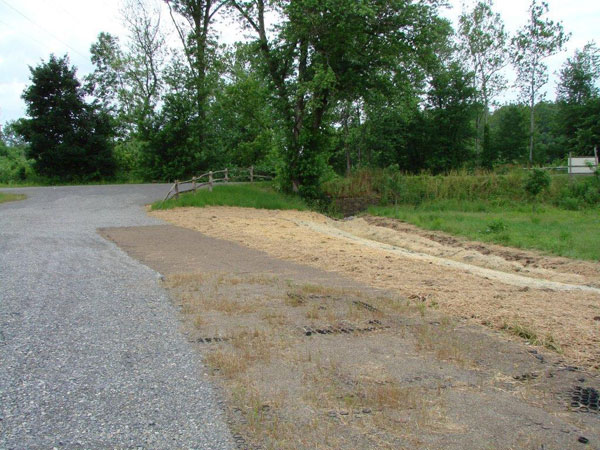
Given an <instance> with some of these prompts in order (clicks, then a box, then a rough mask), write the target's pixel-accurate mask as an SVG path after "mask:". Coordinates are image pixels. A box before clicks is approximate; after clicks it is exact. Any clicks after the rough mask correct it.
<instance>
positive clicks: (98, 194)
mask: <svg viewBox="0 0 600 450" xmlns="http://www.w3.org/2000/svg"><path fill="white" fill-rule="evenodd" d="M167 190H168V187H166V186H165V185H146V186H133V185H131V186H84V187H58V188H26V189H18V190H11V191H12V192H19V193H25V194H26V195H27V196H28V199H27V200H25V201H21V202H14V203H4V204H0V448H1V449H4V448H9V449H10V448H28V449H29V448H52V447H58V448H60V447H64V448H210V449H212V448H215V449H216V448H219V449H220V448H231V447H232V444H231V442H232V441H231V437H230V435H229V432H228V430H227V427H226V425H225V424H224V419H223V416H222V414H221V412H220V408H219V406H218V402H217V398H216V396H215V394H214V392H213V390H212V389H211V386H210V385H209V383H208V381H207V379H206V378H205V377H203V373H204V372H203V366H202V363H201V361H200V357H199V355H198V354H197V352H196V351H195V350H194V349H193V348H192V347H191V345H190V344H189V343H188V342H187V341H186V340H185V338H184V337H183V336H182V335H181V334H180V332H179V331H178V327H179V323H178V320H177V312H176V310H175V308H174V307H173V306H172V304H171V302H170V300H169V299H168V297H167V294H166V292H165V291H164V290H163V289H161V287H160V286H159V284H158V281H157V274H156V272H154V271H152V270H151V269H149V268H147V267H145V266H143V265H141V264H140V263H138V262H137V261H135V260H133V259H131V258H130V257H128V256H127V255H126V254H125V253H124V252H122V251H121V250H120V249H118V248H117V247H116V246H115V245H114V244H112V243H110V242H108V241H106V240H104V239H103V238H102V237H100V236H99V235H98V234H97V233H96V229H97V228H99V227H114V226H136V225H153V224H159V223H160V222H158V221H157V220H154V219H151V218H149V217H147V216H146V214H145V212H144V209H143V205H144V204H145V203H148V202H150V201H152V200H155V199H157V198H160V197H161V196H162V195H164V193H165V192H166V191H167ZM5 191H7V190H5Z"/></svg>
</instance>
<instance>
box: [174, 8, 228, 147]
mask: <svg viewBox="0 0 600 450" xmlns="http://www.w3.org/2000/svg"><path fill="white" fill-rule="evenodd" d="M165 2H166V4H167V6H168V7H169V13H170V15H171V19H172V21H173V25H174V26H175V29H176V30H177V34H178V35H179V38H180V40H181V44H182V46H183V52H184V55H185V60H186V61H187V63H188V69H189V72H190V75H191V83H192V86H193V88H194V101H195V111H196V114H195V118H194V119H195V120H194V126H195V128H196V132H195V139H196V145H197V151H198V152H202V151H203V150H206V149H205V148H204V147H205V146H206V142H205V140H206V133H207V121H206V115H207V111H208V99H209V96H210V92H211V89H210V83H209V80H208V77H207V76H208V72H209V70H210V64H211V60H212V59H211V55H213V54H214V47H215V42H214V40H213V39H212V36H211V32H212V25H213V23H214V20H215V18H216V15H217V14H218V12H219V11H220V10H221V8H223V7H224V6H225V5H226V4H227V3H228V0H165Z"/></svg>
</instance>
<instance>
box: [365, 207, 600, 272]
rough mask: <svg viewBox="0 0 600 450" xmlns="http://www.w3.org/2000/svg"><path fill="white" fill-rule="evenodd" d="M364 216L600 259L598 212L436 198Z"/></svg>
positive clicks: (508, 244)
mask: <svg viewBox="0 0 600 450" xmlns="http://www.w3.org/2000/svg"><path fill="white" fill-rule="evenodd" d="M369 213H371V214H373V215H376V216H383V217H392V218H395V219H400V220H403V221H405V222H408V223H412V224H414V225H416V226H418V227H421V228H424V229H428V230H440V231H444V232H447V233H451V234H454V235H458V236H464V237H466V238H468V239H471V240H476V241H483V242H493V243H497V244H502V245H506V246H510V247H517V248H524V249H537V250H542V251H545V252H548V253H552V254H555V255H559V256H565V257H568V258H575V259H586V260H595V261H598V260H600V234H598V231H599V230H600V227H599V224H600V208H598V207H596V208H587V209H582V210H579V211H569V210H564V209H558V208H556V207H553V206H548V205H543V206H538V207H537V208H536V211H533V210H532V206H531V205H528V204H523V205H518V204H513V205H509V204H503V205H498V204H493V203H489V202H484V201H456V200H446V201H443V200H440V201H429V202H423V203H421V204H420V205H419V206H414V205H397V206H375V207H371V208H370V209H369Z"/></svg>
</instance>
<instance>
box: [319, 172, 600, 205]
mask: <svg viewBox="0 0 600 450" xmlns="http://www.w3.org/2000/svg"><path fill="white" fill-rule="evenodd" d="M527 177H528V173H527V171H524V170H521V169H513V170H507V171H505V172H504V173H498V172H479V173H469V172H467V171H458V172H452V173H450V174H448V175H429V174H421V175H407V174H403V173H401V172H398V171H393V170H373V169H364V170H358V171H356V172H354V173H353V174H352V176H350V177H348V178H339V179H335V180H333V181H330V182H328V183H325V185H324V190H325V191H326V193H327V194H329V195H331V196H332V197H361V196H368V195H377V196H378V197H380V198H381V203H382V204H383V205H385V204H388V205H389V204H408V205H419V204H421V203H423V202H428V201H440V200H456V201H480V200H484V201H486V202H491V203H492V204H497V205H503V204H510V203H514V202H529V201H530V200H531V199H530V197H529V195H528V194H527V192H526V190H525V183H526V181H527ZM539 200H540V201H541V202H542V203H547V204H551V205H554V206H557V207H560V208H563V209H571V210H574V209H579V208H583V207H587V206H591V205H598V204H600V178H598V177H597V176H590V177H578V178H576V179H574V180H570V179H569V176H568V175H552V177H551V184H550V187H549V189H548V190H547V191H545V192H544V193H543V194H542V196H541V197H540V199H539Z"/></svg>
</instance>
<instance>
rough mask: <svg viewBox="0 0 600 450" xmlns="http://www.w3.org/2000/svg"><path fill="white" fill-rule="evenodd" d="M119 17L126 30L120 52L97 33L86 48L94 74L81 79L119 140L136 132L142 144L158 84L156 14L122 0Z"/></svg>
mask: <svg viewBox="0 0 600 450" xmlns="http://www.w3.org/2000/svg"><path fill="white" fill-rule="evenodd" d="M122 17H123V21H124V23H125V25H126V27H127V29H128V31H129V39H128V42H127V46H126V48H125V50H123V48H122V47H121V44H120V42H119V39H118V38H117V37H115V36H112V35H111V34H109V33H100V34H99V35H98V40H97V41H96V42H95V43H94V44H92V46H91V48H90V53H91V55H92V63H93V64H94V66H95V70H94V72H93V73H92V74H90V75H88V77H87V78H86V81H87V87H86V88H87V90H88V91H89V92H90V93H91V94H92V95H93V96H95V97H96V98H97V99H98V100H99V101H100V102H101V103H102V105H103V107H104V108H105V109H106V110H108V111H110V112H111V114H112V115H113V117H114V118H115V122H116V123H117V126H118V127H119V128H120V130H119V131H120V134H121V136H123V137H125V136H128V135H129V134H131V133H137V134H138V137H141V138H142V139H147V136H146V135H147V134H148V132H149V130H148V126H149V122H150V119H151V117H152V115H153V114H154V113H155V109H156V105H157V104H158V103H159V101H160V96H161V92H162V89H163V84H164V83H163V77H162V71H163V66H164V62H165V59H166V43H165V39H164V37H163V35H162V33H161V31H160V9H158V8H152V7H151V4H150V3H149V2H148V1H147V0H127V1H126V2H125V4H124V8H123V10H122Z"/></svg>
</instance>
